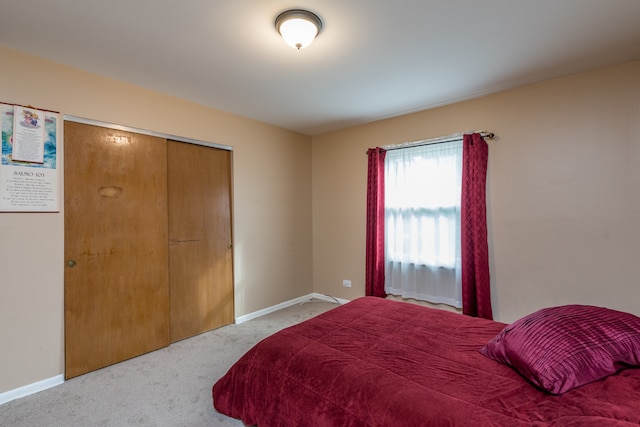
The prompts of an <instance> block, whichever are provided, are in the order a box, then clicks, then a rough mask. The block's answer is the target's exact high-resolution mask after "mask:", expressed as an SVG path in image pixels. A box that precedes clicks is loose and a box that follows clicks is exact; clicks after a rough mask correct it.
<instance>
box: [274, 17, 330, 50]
mask: <svg viewBox="0 0 640 427" xmlns="http://www.w3.org/2000/svg"><path fill="white" fill-rule="evenodd" d="M321 28H322V21H321V20H320V18H319V17H318V16H317V15H316V14H314V13H311V12H309V11H306V10H299V9H293V10H287V11H286V12H282V13H281V14H280V15H278V17H277V18H276V29H277V30H278V32H279V33H280V35H281V36H282V38H283V39H284V41H285V42H286V43H287V44H288V45H290V46H291V47H295V48H296V49H302V48H304V47H307V46H309V45H310V44H311V42H313V40H314V39H315V38H316V36H317V35H318V33H320V29H321Z"/></svg>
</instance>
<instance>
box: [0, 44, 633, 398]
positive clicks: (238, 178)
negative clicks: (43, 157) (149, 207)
mask: <svg viewBox="0 0 640 427" xmlns="http://www.w3.org/2000/svg"><path fill="white" fill-rule="evenodd" d="M0 62H1V63H2V67H0V94H1V96H0V101H4V102H14V103H21V104H31V105H34V106H37V107H41V108H45V109H51V110H58V111H60V112H62V113H63V114H69V115H74V116H80V117H86V118H89V119H93V120H99V121H104V122H109V123H116V124H121V125H125V126H131V127H136V128H141V129H148V130H153V131H156V132H163V133H167V134H172V135H178V136H182V137H187V138H193V139H199V140H202V141H209V142H213V143H218V144H223V145H230V146H233V148H234V156H233V167H234V173H233V180H234V197H235V199H234V233H235V239H234V243H235V248H234V255H235V285H236V316H241V315H244V314H248V313H252V312H254V311H256V310H259V309H261V308H264V307H269V306H272V305H274V304H277V303H280V302H283V301H286V300H289V299H292V298H295V297H298V296H301V295H306V294H308V293H310V292H312V291H314V292H318V293H326V294H330V295H333V296H336V297H340V298H345V299H353V298H356V297H358V296H361V295H364V239H365V237H364V233H365V221H364V215H365V201H366V196H365V192H366V166H367V162H366V155H365V151H366V149H367V148H369V147H374V146H377V145H385V144H393V143H399V142H404V141H413V140H419V139H425V138H431V137H436V136H441V135H447V134H451V133H456V132H461V131H466V130H470V129H487V130H492V131H494V132H496V133H497V135H498V139H497V140H495V141H491V142H489V145H490V160H489V177H488V185H489V188H488V189H489V192H488V198H489V200H488V220H489V239H490V241H489V247H490V255H491V270H492V291H493V303H494V313H495V317H496V319H497V320H501V321H505V322H508V321H511V320H514V319H515V318H517V317H519V316H521V315H523V314H525V313H528V312H531V311H533V310H535V309H537V308H540V307H543V306H548V305H555V304H565V303H589V304H599V305H605V306H609V307H612V308H616V309H620V310H625V311H630V312H633V313H636V314H640V305H639V304H638V301H640V284H639V283H638V277H640V263H638V262H637V260H636V258H637V257H638V255H639V254H640V191H639V190H640V61H636V62H633V63H629V64H624V65H620V66H616V67H611V68H607V69H602V70H597V71H593V72H589V73H584V74H580V75H576V76H571V77H567V78H562V79H557V80H553V81H549V82H545V83H541V84H537V85H531V86H527V87H523V88H519V89H514V90H510V91H505V92H502V93H499V94H495V95H491V96H487V97H483V98H479V99H476V100H472V101H468V102H463V103H458V104H455V105H451V106H447V107H442V108H438V109H433V110H428V111H424V112H420V113H416V114H411V115H406V116H402V117H398V118H393V119H389V120H384V121H380V122H376V123H371V124H368V125H364V126H359V127H354V128H351V129H347V130H344V131H339V132H334V133H330V134H326V135H321V136H317V137H314V138H309V137H306V136H303V135H299V134H296V133H292V132H289V131H286V130H282V129H279V128H275V127H272V126H268V125H265V124H262V123H259V122H255V121H251V120H248V119H243V118H241V117H238V116H234V115H230V114H226V113H224V112H221V111H218V110H214V109H210V108H205V107H202V106H198V105H195V104H193V103H188V102H185V101H182V100H179V99H176V98H172V97H169V96H165V95H162V94H158V93H155V92H151V91H147V90H144V89H141V88H139V87H134V86H130V85H126V84H123V83H119V82H116V81H113V80H108V79H105V78H101V77H98V76H95V75H92V74H88V73H83V72H80V71H78V70H75V69H71V68H67V67H64V66H60V65H56V64H53V63H51V62H47V61H43V60H40V59H37V58H34V57H31V56H27V55H24V54H21V53H18V52H15V51H12V50H9V49H5V48H2V47H0ZM60 148H62V147H60ZM62 154H63V151H62V149H61V150H60V151H59V159H60V161H61V160H62ZM63 167H64V166H63V165H62V162H60V165H59V168H60V169H59V171H60V179H61V199H60V203H61V207H62V200H63V199H62V196H63V194H62V170H63ZM312 219H313V221H312ZM63 221H64V219H63V212H61V213H59V214H56V213H47V214H12V213H0V236H2V237H1V238H0V268H1V271H2V273H1V274H0V277H1V279H0V341H1V345H0V393H2V392H4V391H7V390H12V389H15V388H17V387H21V386H24V385H28V384H31V383H34V382H36V381H39V380H43V379H48V378H51V377H54V376H57V375H59V374H62V373H63V361H64V355H63V348H64V346H63V331H64V324H63V322H64V319H63V303H64V301H63V289H64V282H63V264H64V259H63V238H64V236H63ZM342 279H350V280H352V284H353V287H352V288H351V289H347V288H343V287H342ZM312 284H313V286H312Z"/></svg>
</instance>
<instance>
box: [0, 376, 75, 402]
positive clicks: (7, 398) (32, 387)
mask: <svg viewBox="0 0 640 427" xmlns="http://www.w3.org/2000/svg"><path fill="white" fill-rule="evenodd" d="M62 383H64V375H57V376H55V377H52V378H48V379H46V380H42V381H38V382H35V383H33V384H28V385H25V386H22V387H19V388H16V389H13V390H9V391H7V392H4V393H0V405H2V404H3V403H7V402H11V401H12V400H15V399H19V398H21V397H25V396H29V395H30V394H34V393H38V392H40V391H44V390H46V389H48V388H51V387H55V386H57V385H60V384H62Z"/></svg>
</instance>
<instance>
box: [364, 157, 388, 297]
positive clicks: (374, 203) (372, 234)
mask: <svg viewBox="0 0 640 427" xmlns="http://www.w3.org/2000/svg"><path fill="white" fill-rule="evenodd" d="M386 154H387V152H386V151H385V150H384V149H382V148H371V149H369V150H367V156H368V158H369V170H368V175H367V240H366V251H367V252H366V267H365V268H366V273H365V292H366V295H367V296H375V297H382V298H384V297H386V296H387V294H386V292H385V291H384V158H385V155H386Z"/></svg>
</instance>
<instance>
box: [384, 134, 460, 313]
mask: <svg viewBox="0 0 640 427" xmlns="http://www.w3.org/2000/svg"><path fill="white" fill-rule="evenodd" d="M461 182H462V141H453V142H446V143H439V144H431V145H423V146H416V147H409V148H402V149H396V150H390V151H388V152H387V154H386V158H385V251H386V253H385V259H386V265H385V291H386V292H387V293H389V294H393V295H400V296H402V297H405V298H415V299H418V300H425V301H430V302H434V303H444V304H449V305H452V306H454V307H458V308H460V307H462V296H461V284H460V282H461V257H460V192H461Z"/></svg>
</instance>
